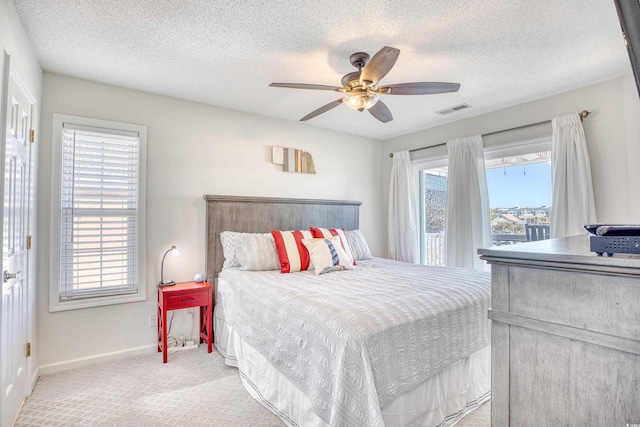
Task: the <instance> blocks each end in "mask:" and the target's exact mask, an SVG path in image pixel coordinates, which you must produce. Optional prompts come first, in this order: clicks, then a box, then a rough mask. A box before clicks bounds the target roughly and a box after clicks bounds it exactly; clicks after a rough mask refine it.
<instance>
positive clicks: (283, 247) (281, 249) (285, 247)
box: [271, 230, 313, 273]
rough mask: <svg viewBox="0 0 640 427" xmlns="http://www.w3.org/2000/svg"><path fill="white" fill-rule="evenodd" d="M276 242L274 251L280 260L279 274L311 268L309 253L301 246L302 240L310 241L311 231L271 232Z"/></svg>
mask: <svg viewBox="0 0 640 427" xmlns="http://www.w3.org/2000/svg"><path fill="white" fill-rule="evenodd" d="M271 234H272V235H273V239H274V240H275V242H276V250H277V251H278V257H279V259H280V273H294V272H296V271H303V270H310V269H312V268H313V264H311V259H310V258H309V251H308V250H307V248H306V247H305V246H304V244H302V240H303V239H311V238H312V237H313V236H312V235H311V231H309V230H295V231H278V230H274V231H272V232H271Z"/></svg>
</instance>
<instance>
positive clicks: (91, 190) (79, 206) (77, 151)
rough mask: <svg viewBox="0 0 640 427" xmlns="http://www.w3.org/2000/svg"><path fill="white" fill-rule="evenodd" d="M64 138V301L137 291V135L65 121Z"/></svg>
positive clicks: (61, 241) (61, 275)
mask: <svg viewBox="0 0 640 427" xmlns="http://www.w3.org/2000/svg"><path fill="white" fill-rule="evenodd" d="M61 142H62V147H61V148H62V153H61V160H62V164H61V182H60V200H59V201H60V229H59V231H60V233H59V244H60V255H59V256H60V262H59V268H60V269H59V278H60V282H59V283H60V289H59V297H60V300H65V299H67V300H68V299H76V298H89V297H97V296H107V295H116V294H126V293H136V292H137V291H138V285H139V275H138V272H139V269H140V268H141V266H140V265H139V257H138V254H139V251H138V249H139V248H138V246H139V229H138V228H139V224H140V221H139V219H140V218H139V216H140V214H141V211H140V190H141V189H140V174H141V171H140V164H141V162H140V159H141V149H140V148H141V144H140V137H139V134H138V133H137V132H129V131H122V130H111V129H104V128H99V127H89V126H81V125H75V124H68V123H64V124H63V126H62V141H61Z"/></svg>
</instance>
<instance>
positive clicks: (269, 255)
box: [236, 233, 280, 271]
mask: <svg viewBox="0 0 640 427" xmlns="http://www.w3.org/2000/svg"><path fill="white" fill-rule="evenodd" d="M236 257H237V258H238V262H239V263H240V270H246V271H269V270H279V269H280V259H279V257H278V251H276V242H275V241H274V240H273V236H272V235H271V233H265V234H248V233H244V234H242V235H240V236H238V237H237V239H236Z"/></svg>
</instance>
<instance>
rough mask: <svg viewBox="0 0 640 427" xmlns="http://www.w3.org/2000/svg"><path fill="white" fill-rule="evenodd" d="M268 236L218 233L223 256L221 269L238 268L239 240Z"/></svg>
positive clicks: (263, 234) (265, 234)
mask: <svg viewBox="0 0 640 427" xmlns="http://www.w3.org/2000/svg"><path fill="white" fill-rule="evenodd" d="M268 235H269V236H270V233H240V232H237V231H223V232H222V233H220V243H221V244H222V253H223V255H224V263H223V264H222V268H234V267H240V266H241V264H240V260H239V259H238V246H239V245H240V244H241V242H240V241H239V240H241V239H242V238H244V237H247V236H268Z"/></svg>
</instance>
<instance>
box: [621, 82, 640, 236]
mask: <svg viewBox="0 0 640 427" xmlns="http://www.w3.org/2000/svg"><path fill="white" fill-rule="evenodd" d="M622 92H623V96H624V117H625V136H626V143H627V150H626V161H627V170H628V171H629V183H630V184H629V186H628V189H627V194H628V196H627V197H628V198H629V216H630V218H631V219H630V222H632V223H633V224H640V191H638V183H640V167H638V163H639V162H640V97H639V96H638V89H637V88H636V82H635V80H634V78H633V75H632V74H628V75H627V76H625V77H624V79H623V80H622Z"/></svg>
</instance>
